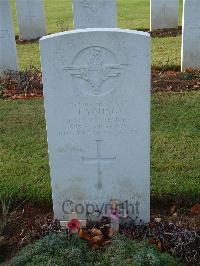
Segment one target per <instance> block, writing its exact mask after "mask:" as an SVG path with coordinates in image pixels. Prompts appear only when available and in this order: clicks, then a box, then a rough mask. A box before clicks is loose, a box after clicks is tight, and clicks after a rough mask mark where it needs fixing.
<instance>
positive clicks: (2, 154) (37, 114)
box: [0, 92, 200, 201]
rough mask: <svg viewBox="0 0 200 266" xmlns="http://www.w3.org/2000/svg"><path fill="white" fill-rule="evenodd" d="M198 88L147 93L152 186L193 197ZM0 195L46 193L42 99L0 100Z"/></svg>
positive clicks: (155, 192)
mask: <svg viewBox="0 0 200 266" xmlns="http://www.w3.org/2000/svg"><path fill="white" fill-rule="evenodd" d="M199 111H200V92H190V93H177V94H173V93H172V94H159V93H158V94H154V95H153V97H152V153H151V166H152V168H151V176H152V180H151V191H152V196H153V197H154V198H159V199H161V200H167V199H169V198H170V199H178V198H180V197H184V198H190V199H192V200H195V199H196V197H197V195H198V193H199V191H200V186H199V173H200V162H199V158H200V147H199V146H200V145H199V130H200V121H199ZM0 136H1V142H0V158H1V161H0V173H1V182H0V196H2V197H6V196H9V195H12V197H13V198H14V199H15V200H17V199H18V200H22V199H24V198H25V199H28V200H31V201H44V200H50V199H51V188H50V177H49V168H48V156H47V142H46V132H45V122H44V109H43V100H41V99H40V100H18V101H0Z"/></svg>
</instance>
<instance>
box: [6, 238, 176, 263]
mask: <svg viewBox="0 0 200 266" xmlns="http://www.w3.org/2000/svg"><path fill="white" fill-rule="evenodd" d="M23 265H29V266H31V265H33V266H35V265H38V266H42V265H54V266H56V265H58V266H60V265H63V266H65V265H66V266H67V265H72V266H73V265H74V266H79V265H80V266H86V265H87V266H90V265H91V266H95V265H96V266H97V265H98V266H105V265H119V266H123V265H127V266H140V265H152V266H153V265H154V266H173V265H179V264H178V262H176V261H175V259H174V258H172V257H171V256H170V255H168V254H166V253H160V252H158V251H157V250H156V248H155V247H153V246H150V245H148V244H147V243H146V242H136V241H133V240H129V239H128V238H126V237H124V236H117V237H115V238H114V239H113V240H112V244H111V245H109V246H108V247H107V248H105V249H104V250H101V251H99V250H97V251H95V250H93V249H91V248H90V247H88V245H87V243H86V242H85V241H82V240H80V239H71V240H69V239H67V238H66V236H64V235H63V234H60V235H56V234H52V235H49V236H46V237H45V238H43V239H41V240H39V241H37V242H36V243H35V245H28V246H27V247H25V248H24V249H23V250H22V252H21V253H20V254H19V256H18V257H16V258H14V259H13V260H12V262H11V266H23Z"/></svg>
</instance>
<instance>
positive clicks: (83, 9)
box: [0, 0, 200, 76]
mask: <svg viewBox="0 0 200 266" xmlns="http://www.w3.org/2000/svg"><path fill="white" fill-rule="evenodd" d="M16 8H17V17H18V25H19V34H20V39H22V40H31V39H37V38H39V37H42V36H44V35H45V34H46V29H45V17H44V5H43V0H37V1H32V0H16ZM116 13H117V12H116V1H115V0H98V1H96V0H73V16H74V28H75V29H78V28H113V27H117V15H116ZM150 13H151V18H150V29H151V31H154V30H156V29H167V28H178V16H179V0H151V12H150ZM199 14H200V1H199V0H184V7H183V22H182V28H183V38H182V53H181V57H182V59H181V68H182V70H184V69H186V68H199V67H200V16H199ZM8 70H14V71H16V70H18V64H17V52H16V44H15V35H14V31H13V25H12V16H11V11H10V8H9V3H8V0H1V1H0V75H1V76H2V75H3V74H4V72H5V71H8Z"/></svg>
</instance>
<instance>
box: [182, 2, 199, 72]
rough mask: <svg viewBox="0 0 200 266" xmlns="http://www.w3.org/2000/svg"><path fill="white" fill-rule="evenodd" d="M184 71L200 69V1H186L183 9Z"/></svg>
mask: <svg viewBox="0 0 200 266" xmlns="http://www.w3.org/2000/svg"><path fill="white" fill-rule="evenodd" d="M182 25H183V35H182V60H181V68H182V70H184V69H186V68H190V67H191V68H200V1H199V0H185V1H184V8H183V23H182Z"/></svg>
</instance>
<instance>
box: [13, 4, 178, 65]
mask: <svg viewBox="0 0 200 266" xmlns="http://www.w3.org/2000/svg"><path fill="white" fill-rule="evenodd" d="M10 1H11V6H12V11H13V18H14V27H15V33H16V34H19V30H18V26H17V18H16V9H15V1H14V0H10ZM149 3H150V1H149V0H134V1H133V0H118V1H117V10H118V26H119V27H120V28H128V29H139V30H144V29H146V30H148V29H149V25H150V10H149V9H150V4H149ZM181 15H182V0H180V10H179V25H181ZM45 17H46V27H47V33H48V34H49V33H54V32H59V31H61V30H62V28H63V25H64V27H65V28H68V29H73V18H72V7H71V0H57V1H52V0H45ZM17 51H18V58H19V63H20V68H21V69H23V70H24V69H26V68H28V67H29V66H30V65H34V66H36V67H39V68H40V59H39V47H38V43H35V44H26V45H17ZM180 57H181V36H178V37H173V38H153V39H152V65H153V66H154V67H170V66H173V67H174V66H175V67H180Z"/></svg>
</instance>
